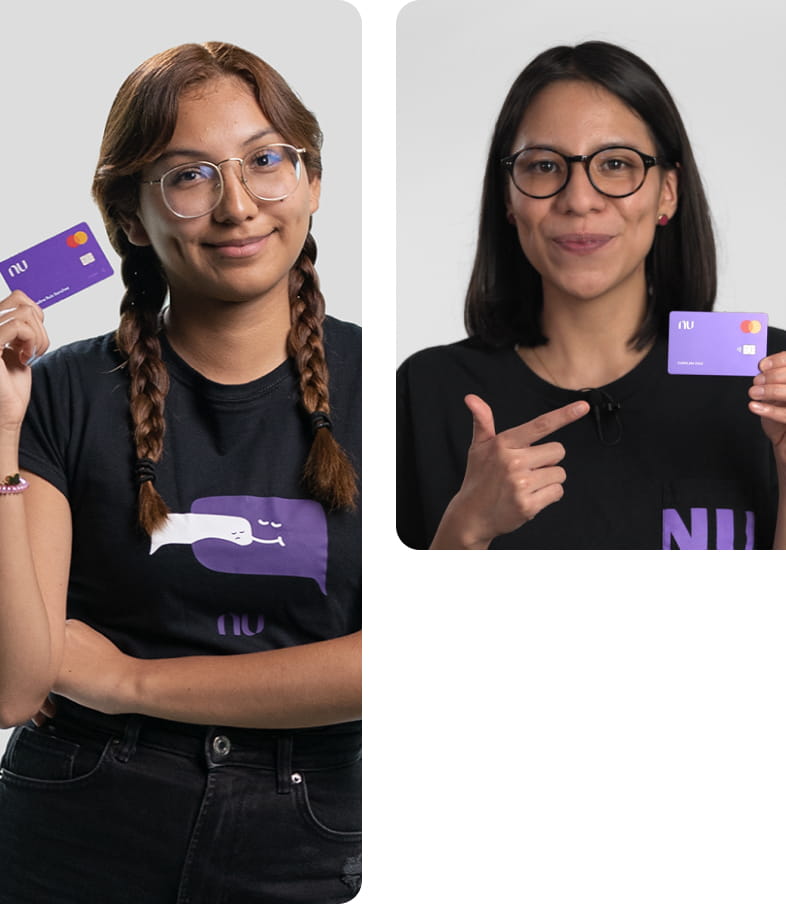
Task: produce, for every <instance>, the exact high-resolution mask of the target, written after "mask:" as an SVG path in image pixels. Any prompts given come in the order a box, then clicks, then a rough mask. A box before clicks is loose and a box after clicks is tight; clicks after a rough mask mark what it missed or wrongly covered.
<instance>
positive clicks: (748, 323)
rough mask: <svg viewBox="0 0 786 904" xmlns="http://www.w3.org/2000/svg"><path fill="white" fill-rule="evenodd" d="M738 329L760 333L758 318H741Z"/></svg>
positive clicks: (744, 331)
mask: <svg viewBox="0 0 786 904" xmlns="http://www.w3.org/2000/svg"><path fill="white" fill-rule="evenodd" d="M740 329H741V330H742V331H743V333H760V332H761V323H760V321H758V320H743V321H742V323H741V324H740Z"/></svg>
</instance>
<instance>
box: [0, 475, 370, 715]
mask: <svg viewBox="0 0 786 904" xmlns="http://www.w3.org/2000/svg"><path fill="white" fill-rule="evenodd" d="M25 477H26V478H27V480H28V481H29V483H30V487H29V489H28V490H26V491H25V493H23V494H20V495H19V496H18V497H15V498H10V497H9V498H6V499H2V500H0V501H2V503H3V507H2V508H1V509H0V567H2V573H3V575H4V576H7V577H4V581H3V583H2V587H0V722H1V723H2V724H3V725H6V726H8V725H15V724H20V723H21V722H24V721H26V720H27V719H29V718H32V717H36V715H37V713H38V712H39V709H40V710H41V711H42V712H43V713H44V714H45V715H46V714H51V704H50V703H44V704H43V706H42V701H44V700H45V698H46V696H47V694H48V693H49V691H50V690H53V691H55V692H56V693H59V694H62V695H64V696H66V697H68V698H70V699H72V700H75V701H76V702H77V703H81V704H82V705H84V706H88V707H91V708H93V709H97V710H100V711H102V712H106V713H121V712H135V713H141V714H143V715H151V716H158V717H160V718H167V719H174V720H176V721H184V722H196V723H201V724H208V725H211V724H220V725H233V726H237V727H241V728H302V727H307V726H313V725H327V724H331V723H336V722H345V721H350V720H353V719H358V718H360V712H361V635H360V632H358V633H355V634H351V635H347V636H345V637H338V638H335V639H332V640H326V641H321V642H317V643H310V644H304V645H302V646H296V647H289V648H286V649H281V650H271V651H266V652H259V653H246V654H239V655H227V656H187V657H182V658H175V659H154V660H145V659H136V658H134V657H131V656H127V655H125V654H124V653H122V652H121V651H120V650H119V649H118V648H117V647H116V646H115V645H114V644H112V643H111V641H109V640H108V639H107V638H106V637H104V636H103V635H101V634H100V633H98V632H97V631H95V630H93V629H92V628H90V627H88V626H87V625H86V624H84V623H82V622H79V621H74V620H69V621H67V620H66V617H65V599H66V588H67V582H68V568H69V562H70V555H71V517H70V509H69V505H68V502H67V500H66V499H65V497H64V496H63V495H62V494H61V493H60V492H59V491H58V490H57V489H55V488H54V487H53V486H52V485H51V484H49V483H47V482H46V481H44V480H43V479H42V478H40V477H37V476H36V475H34V474H25Z"/></svg>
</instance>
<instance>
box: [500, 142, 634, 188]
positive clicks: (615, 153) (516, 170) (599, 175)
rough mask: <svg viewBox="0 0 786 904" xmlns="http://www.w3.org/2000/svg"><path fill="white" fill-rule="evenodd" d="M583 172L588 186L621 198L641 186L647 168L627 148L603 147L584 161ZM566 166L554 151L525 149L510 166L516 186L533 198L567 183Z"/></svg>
mask: <svg viewBox="0 0 786 904" xmlns="http://www.w3.org/2000/svg"><path fill="white" fill-rule="evenodd" d="M588 163H589V166H588V167H587V174H588V175H589V179H590V182H591V183H592V185H593V186H594V187H595V188H596V189H597V190H598V191H599V192H602V193H603V194H604V195H609V196H610V197H617V198H620V197H623V196H624V195H629V194H632V193H633V192H635V191H636V190H637V189H639V188H641V186H642V184H643V182H644V179H645V177H646V175H647V167H646V166H645V164H644V161H643V160H642V158H641V157H640V156H639V154H638V153H636V151H634V150H631V149H630V148H604V149H603V150H601V151H598V152H597V153H595V154H593V155H592V157H591V159H590V160H589V161H588ZM570 165H571V164H569V163H568V162H567V160H566V159H565V158H564V157H563V156H562V155H560V154H558V153H557V152H556V151H552V150H549V149H548V148H528V149H526V150H524V151H522V152H521V153H520V154H519V155H518V156H517V157H516V159H515V161H514V163H513V167H512V177H513V182H514V183H515V184H516V187H517V188H519V189H520V190H521V191H523V192H524V194H526V195H530V196H532V197H534V198H547V197H549V196H550V195H555V194H557V192H559V191H560V190H561V189H562V188H564V186H565V185H566V184H567V181H568V178H569V176H570V169H569V168H570Z"/></svg>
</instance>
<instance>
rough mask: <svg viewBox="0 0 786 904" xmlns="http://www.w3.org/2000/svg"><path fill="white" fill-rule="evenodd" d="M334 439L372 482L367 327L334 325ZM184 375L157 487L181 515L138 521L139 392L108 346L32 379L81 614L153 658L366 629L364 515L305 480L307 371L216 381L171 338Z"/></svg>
mask: <svg viewBox="0 0 786 904" xmlns="http://www.w3.org/2000/svg"><path fill="white" fill-rule="evenodd" d="M325 349H326V354H327V361H328V368H329V374H330V402H331V417H332V421H333V425H334V427H333V429H334V433H335V436H336V438H337V440H338V441H339V442H340V443H341V444H342V446H343V447H344V449H345V450H346V451H347V453H348V454H349V456H350V458H351V459H352V460H353V463H354V465H355V467H356V469H357V471H358V473H359V472H360V439H361V433H360V417H361V396H360V377H361V368H360V330H359V328H358V327H356V326H354V325H352V324H348V323H342V322H341V321H338V320H335V319H332V318H327V319H326V322H325ZM163 354H164V361H165V363H166V366H167V368H168V370H169V373H170V377H171V388H170V391H169V395H168V396H167V400H166V414H165V417H166V434H165V438H164V454H163V457H162V459H161V462H160V463H159V464H158V465H157V467H156V475H157V477H156V488H157V489H158V491H159V492H160V494H161V495H162V497H163V498H164V500H165V501H166V503H167V505H168V506H169V509H170V511H171V512H172V515H171V516H170V519H169V522H168V523H167V526H166V527H165V528H164V530H162V531H159V532H156V534H155V535H154V536H153V538H152V540H151V538H150V537H148V536H146V535H145V534H144V533H143V532H142V531H141V530H140V529H139V528H138V527H137V524H136V517H137V515H136V496H137V487H136V483H135V477H134V458H135V452H134V447H133V443H132V440H131V423H130V415H129V406H128V385H127V383H128V381H127V378H126V373H125V369H123V368H122V367H120V364H121V358H120V356H119V355H118V353H117V351H116V349H115V342H114V339H113V337H112V336H111V335H107V336H102V337H98V338H96V339H90V340H85V341H82V342H77V343H74V344H72V345H68V346H65V347H63V348H60V349H58V350H56V351H53V352H51V353H50V354H48V355H46V356H45V357H44V358H43V359H42V360H41V361H40V362H39V363H38V364H36V365H35V366H34V371H33V398H32V400H31V404H30V407H29V410H28V416H27V419H26V421H25V425H24V431H23V438H22V451H21V465H22V467H23V468H25V469H29V470H30V471H33V472H35V473H37V474H39V475H40V476H42V477H43V478H44V479H46V480H47V481H49V482H50V483H52V484H53V485H54V486H56V487H57V488H58V489H59V490H61V491H62V492H63V493H64V494H65V495H66V496H67V498H68V500H69V502H70V505H71V510H72V515H73V555H72V563H71V574H70V581H69V588H68V603H67V611H68V616H69V617H72V618H78V619H81V620H83V621H85V622H87V623H88V624H90V625H92V626H93V627H95V628H96V629H97V630H99V631H101V632H102V633H103V634H105V635H106V636H108V637H109V638H110V639H111V640H112V641H114V642H115V643H116V644H117V645H118V646H119V647H120V649H122V650H124V651H125V652H127V653H129V654H130V655H133V656H137V657H142V658H164V657H173V656H183V655H198V654H207V655H210V654H217V653H247V652H255V651H258V650H268V649H275V648H279V647H288V646H293V645H296V644H302V643H308V642H311V641H318V640H326V639H329V638H333V637H338V636H341V635H345V634H349V633H351V632H353V631H356V630H358V629H359V627H360V593H361V584H360V564H361V549H360V511H359V509H358V510H357V511H354V512H351V513H350V512H345V511H341V512H326V511H325V509H324V508H323V506H321V505H320V504H318V503H317V502H315V501H313V500H311V499H308V498H307V495H306V493H305V492H304V491H303V489H302V486H301V473H302V469H303V464H304V462H305V459H306V456H307V453H308V449H309V446H310V442H311V429H310V424H309V419H308V416H307V415H306V414H305V412H304V411H303V409H302V407H301V405H300V401H299V399H300V396H299V391H298V379H297V373H296V370H295V367H294V364H293V362H292V361H291V360H287V361H285V362H284V363H283V364H282V365H280V366H279V367H277V368H276V369H275V370H274V371H272V372H271V373H269V374H267V375H266V376H264V377H261V378H260V379H258V380H254V381H253V382H251V383H247V384H243V385H239V386H238V385H236V386H228V385H222V384H218V383H214V382H212V381H210V380H207V379H205V378H204V377H203V376H201V375H200V374H199V373H198V372H196V371H195V370H193V369H192V368H191V367H189V366H188V365H187V364H186V363H185V362H184V361H183V360H181V359H180V358H179V357H178V356H177V355H176V354H175V353H174V352H173V351H172V349H171V347H170V346H169V345H168V343H166V341H164V350H163Z"/></svg>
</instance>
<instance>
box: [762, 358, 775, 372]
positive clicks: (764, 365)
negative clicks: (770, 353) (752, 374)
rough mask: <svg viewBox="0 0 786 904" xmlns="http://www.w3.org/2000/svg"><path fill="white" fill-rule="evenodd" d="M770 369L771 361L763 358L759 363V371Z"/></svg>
mask: <svg viewBox="0 0 786 904" xmlns="http://www.w3.org/2000/svg"><path fill="white" fill-rule="evenodd" d="M771 367H772V361H770V359H769V358H764V359H763V360H762V361H760V362H759V370H769V369H770V368H771Z"/></svg>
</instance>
